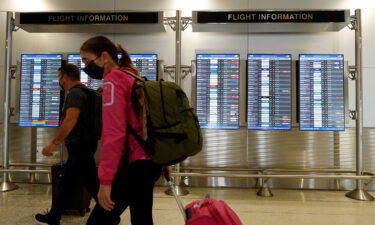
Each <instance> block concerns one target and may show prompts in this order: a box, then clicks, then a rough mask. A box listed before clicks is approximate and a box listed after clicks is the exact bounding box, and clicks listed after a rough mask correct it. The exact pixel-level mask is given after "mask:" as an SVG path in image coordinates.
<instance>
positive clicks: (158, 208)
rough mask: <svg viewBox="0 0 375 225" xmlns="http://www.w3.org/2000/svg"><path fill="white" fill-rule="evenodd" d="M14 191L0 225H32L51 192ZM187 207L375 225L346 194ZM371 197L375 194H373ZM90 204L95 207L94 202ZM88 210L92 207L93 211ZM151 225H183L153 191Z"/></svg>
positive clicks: (224, 193) (242, 195)
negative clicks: (225, 206) (221, 206)
mask: <svg viewBox="0 0 375 225" xmlns="http://www.w3.org/2000/svg"><path fill="white" fill-rule="evenodd" d="M19 186H20V188H19V189H18V190H15V191H11V192H5V193H0V224H1V225H32V224H35V223H34V220H33V216H34V214H35V213H38V212H42V211H43V210H45V209H48V208H49V207H50V201H51V186H50V185H48V184H19ZM189 190H190V192H191V194H190V195H188V196H186V197H183V198H182V199H183V201H184V203H185V204H187V203H189V202H191V201H193V200H196V199H200V198H202V197H203V196H204V195H205V194H206V193H210V194H211V196H212V197H215V198H217V199H222V200H225V201H226V202H227V203H228V204H229V205H230V206H231V207H232V208H233V209H234V210H235V211H236V212H237V213H238V215H239V217H240V218H241V220H242V222H243V224H244V225H317V224H319V225H332V224H335V225H374V224H375V202H361V201H355V200H351V199H348V198H346V197H345V196H344V194H345V192H333V191H297V190H273V193H274V194H275V196H274V197H272V198H264V197H258V196H256V194H255V192H256V191H255V189H227V188H226V189H220V188H216V189H208V188H189ZM372 194H373V195H375V194H374V193H372ZM92 204H93V202H92ZM91 206H92V205H91ZM87 217H88V215H86V216H85V217H80V216H79V215H69V216H64V217H63V218H62V222H61V224H62V225H78V224H85V222H86V220H87ZM154 223H155V225H182V224H183V221H182V217H181V215H180V212H179V210H178V208H177V205H176V204H175V202H174V199H173V198H172V197H170V196H166V195H165V194H164V188H163V187H157V188H156V189H155V195H154ZM121 224H122V225H130V222H129V211H128V210H127V211H126V212H125V213H124V214H123V215H122V223H121Z"/></svg>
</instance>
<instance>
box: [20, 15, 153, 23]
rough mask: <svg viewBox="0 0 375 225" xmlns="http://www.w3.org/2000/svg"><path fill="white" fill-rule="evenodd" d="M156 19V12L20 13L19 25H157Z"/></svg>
mask: <svg viewBox="0 0 375 225" xmlns="http://www.w3.org/2000/svg"><path fill="white" fill-rule="evenodd" d="M158 18H159V14H158V12H116V13H20V24H39V25H42V24H48V25H54V24H128V23H152V24H157V23H158Z"/></svg>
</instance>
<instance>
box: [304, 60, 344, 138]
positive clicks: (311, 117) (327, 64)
mask: <svg viewBox="0 0 375 225" xmlns="http://www.w3.org/2000/svg"><path fill="white" fill-rule="evenodd" d="M344 115H345V106H344V56H343V55H342V54H330V55H300V56H299V122H300V130H323V131H324V130H333V131H343V130H345V117H344Z"/></svg>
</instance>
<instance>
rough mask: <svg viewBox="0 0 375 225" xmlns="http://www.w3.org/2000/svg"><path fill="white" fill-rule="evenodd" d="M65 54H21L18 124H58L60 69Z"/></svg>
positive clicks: (55, 125) (50, 125)
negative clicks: (58, 71)
mask: <svg viewBox="0 0 375 225" xmlns="http://www.w3.org/2000/svg"><path fill="white" fill-rule="evenodd" d="M61 60H62V55H52V54H43V55H42V54H38V55H37V54H23V55H21V90H20V118H19V126H29V127H30V126H31V127H57V126H59V119H60V87H59V79H58V76H57V70H58V69H59V68H60V67H61Z"/></svg>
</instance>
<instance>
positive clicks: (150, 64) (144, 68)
mask: <svg viewBox="0 0 375 225" xmlns="http://www.w3.org/2000/svg"><path fill="white" fill-rule="evenodd" d="M129 56H130V59H131V60H132V62H133V64H134V65H135V66H136V67H137V68H138V69H139V75H140V76H142V77H146V78H147V79H148V80H157V78H158V77H157V74H158V66H157V65H158V55H157V54H130V55H129Z"/></svg>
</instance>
